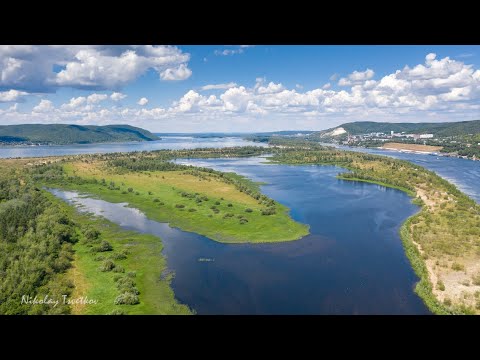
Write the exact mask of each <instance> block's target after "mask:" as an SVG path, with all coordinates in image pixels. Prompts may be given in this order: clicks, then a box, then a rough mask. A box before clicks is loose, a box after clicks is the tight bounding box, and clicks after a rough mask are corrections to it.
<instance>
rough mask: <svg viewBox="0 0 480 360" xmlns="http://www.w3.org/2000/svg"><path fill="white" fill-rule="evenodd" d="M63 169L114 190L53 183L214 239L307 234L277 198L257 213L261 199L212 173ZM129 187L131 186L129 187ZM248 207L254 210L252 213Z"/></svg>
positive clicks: (294, 237) (253, 240) (263, 239)
mask: <svg viewBox="0 0 480 360" xmlns="http://www.w3.org/2000/svg"><path fill="white" fill-rule="evenodd" d="M64 169H65V171H66V172H67V174H69V175H76V176H80V177H82V178H89V179H92V178H95V179H97V180H101V179H103V178H104V179H105V180H106V184H109V183H110V182H111V181H113V182H115V185H116V187H118V190H110V189H109V188H108V186H101V185H100V184H92V183H87V184H74V183H69V182H63V183H57V184H52V186H56V187H61V188H64V189H70V190H79V191H82V192H85V193H88V194H92V195H95V196H97V197H99V198H101V199H104V200H106V201H110V202H114V203H118V202H128V203H129V204H130V206H132V207H135V208H138V209H140V210H141V211H143V212H144V213H145V214H146V216H148V217H149V218H151V219H153V220H156V221H161V222H168V223H170V225H171V226H174V227H178V228H180V229H182V230H184V231H191V232H195V233H198V234H201V235H205V236H207V237H209V238H210V239H212V240H216V241H220V242H226V243H244V242H250V243H266V242H279V241H291V240H297V239H300V238H301V237H303V236H305V235H307V234H308V226H307V225H304V224H300V223H298V222H295V221H294V220H293V219H292V218H291V217H290V216H289V214H288V210H289V209H288V208H287V207H286V206H284V205H282V204H279V203H275V208H276V212H275V214H273V215H261V212H262V210H263V209H265V205H264V204H259V203H258V201H257V200H255V199H254V198H253V197H251V196H249V195H247V194H245V193H244V192H240V191H239V190H237V189H236V188H235V186H234V185H232V184H227V183H224V182H222V181H219V180H217V179H215V178H209V177H207V179H205V178H203V179H202V178H200V177H197V176H193V175H189V174H184V173H183V172H182V171H152V172H135V173H134V172H127V173H124V174H117V173H114V172H109V171H108V170H106V169H104V168H102V167H101V166H100V164H92V163H89V164H85V163H81V162H74V163H67V164H65V165H64ZM239 178H240V177H239ZM243 181H244V182H245V183H246V184H249V186H251V187H258V185H257V184H255V183H253V182H251V181H247V180H246V179H244V180H243ZM129 188H132V189H133V191H128V189H129ZM136 193H138V195H136ZM182 193H188V195H189V197H185V196H182ZM195 194H197V195H195ZM205 197H206V198H207V199H208V200H202V201H201V202H197V199H202V198H203V199H205ZM216 203H219V205H216ZM162 204H163V205H162ZM229 204H231V206H229ZM212 206H214V207H215V209H212ZM192 209H194V210H195V211H192ZM247 209H252V210H253V211H252V212H251V213H250V212H247V211H246V210H247ZM230 214H232V215H233V216H231V215H230ZM225 215H227V216H225ZM240 217H241V218H240ZM242 218H243V219H246V221H245V220H242Z"/></svg>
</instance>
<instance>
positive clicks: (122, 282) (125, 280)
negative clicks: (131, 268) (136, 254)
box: [117, 276, 135, 289]
mask: <svg viewBox="0 0 480 360" xmlns="http://www.w3.org/2000/svg"><path fill="white" fill-rule="evenodd" d="M134 286H135V281H134V280H133V279H132V278H130V277H128V276H122V277H120V279H118V281H117V288H118V289H120V288H127V287H132V288H133V287H134Z"/></svg>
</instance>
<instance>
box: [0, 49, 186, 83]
mask: <svg viewBox="0 0 480 360" xmlns="http://www.w3.org/2000/svg"><path fill="white" fill-rule="evenodd" d="M189 60H190V55H189V54H186V53H183V52H182V51H181V50H180V49H178V48H177V47H174V46H161V45H129V46H127V45H68V46H58V45H17V46H11V45H1V46H0V87H2V88H8V89H15V90H23V91H28V92H51V91H55V90H56V89H57V88H59V87H62V86H68V87H73V88H81V89H85V88H86V89H99V90H107V89H111V90H117V89H119V88H121V87H123V86H125V85H126V84H128V83H129V82H131V81H133V80H135V79H137V78H138V77H139V76H140V75H142V74H144V73H145V72H146V71H147V70H149V69H153V70H154V71H156V72H157V73H158V74H160V78H161V79H164V78H165V76H164V75H162V74H164V73H165V72H166V71H167V72H168V70H171V71H173V72H174V74H173V75H172V76H171V77H175V80H182V79H186V78H188V77H189V76H190V75H191V70H190V69H188V67H187V64H188V61H189ZM55 68H56V70H54V69H55ZM187 74H188V76H187ZM175 75H176V76H175ZM165 80H171V79H170V78H168V76H167V79H165Z"/></svg>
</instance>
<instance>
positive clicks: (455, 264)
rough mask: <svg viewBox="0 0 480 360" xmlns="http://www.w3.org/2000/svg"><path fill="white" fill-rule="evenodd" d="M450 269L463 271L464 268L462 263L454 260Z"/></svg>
mask: <svg viewBox="0 0 480 360" xmlns="http://www.w3.org/2000/svg"><path fill="white" fill-rule="evenodd" d="M452 270H455V271H463V270H465V266H464V265H463V264H459V263H456V262H454V263H453V264H452Z"/></svg>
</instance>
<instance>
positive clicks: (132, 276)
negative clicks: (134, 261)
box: [126, 271, 137, 278]
mask: <svg viewBox="0 0 480 360" xmlns="http://www.w3.org/2000/svg"><path fill="white" fill-rule="evenodd" d="M126 275H127V276H128V277H130V278H135V277H137V273H136V272H135V271H129V272H128V273H127V274H126Z"/></svg>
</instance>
